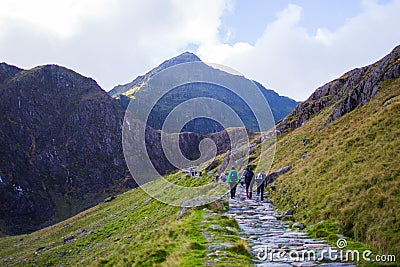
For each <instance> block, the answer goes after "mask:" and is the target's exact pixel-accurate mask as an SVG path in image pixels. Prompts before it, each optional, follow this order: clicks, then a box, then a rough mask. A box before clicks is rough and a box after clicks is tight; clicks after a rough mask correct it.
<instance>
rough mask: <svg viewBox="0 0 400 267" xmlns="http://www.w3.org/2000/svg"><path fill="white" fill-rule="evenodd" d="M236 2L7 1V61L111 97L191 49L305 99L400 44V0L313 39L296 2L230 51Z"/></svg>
mask: <svg viewBox="0 0 400 267" xmlns="http://www.w3.org/2000/svg"><path fill="white" fill-rule="evenodd" d="M234 4H235V2H234V1H233V0H202V1H195V0H193V1H189V0H165V1H142V0H65V1H53V0H37V1H31V0H19V1H15V0H2V1H1V2H0V27H1V29H2V30H1V31H0V51H1V56H2V58H1V59H0V61H6V62H8V63H10V64H14V65H17V66H19V67H23V68H30V67H34V66H36V65H39V64H46V63H55V64H60V65H63V66H66V67H69V68H72V69H74V70H76V71H78V72H80V73H82V74H84V75H86V76H90V77H93V78H94V79H95V80H97V81H98V82H99V84H100V85H101V86H102V87H103V88H105V89H107V90H108V89H111V88H112V87H113V86H115V85H117V84H120V83H126V82H129V81H131V80H132V79H134V78H135V77H136V76H137V75H141V74H143V73H145V72H147V71H148V70H150V69H151V68H153V67H155V66H156V65H158V64H159V63H161V62H162V61H163V60H165V59H168V58H170V57H173V56H176V55H177V54H178V53H181V52H183V50H184V49H186V48H187V47H196V48H197V52H196V53H197V54H198V55H199V56H200V57H201V58H202V59H203V60H205V61H209V62H215V63H220V64H225V65H227V66H230V67H232V68H235V69H237V70H238V71H240V72H242V73H244V74H245V75H246V76H248V77H250V78H253V79H255V80H258V81H260V82H262V83H263V84H264V85H265V86H267V87H269V88H273V89H275V90H276V91H278V92H279V93H281V94H283V95H287V96H290V97H294V98H295V99H297V100H303V99H305V98H307V96H308V95H310V94H311V93H312V92H313V91H314V90H315V89H316V87H317V86H319V85H322V84H324V83H326V82H328V81H330V80H332V79H334V78H336V77H338V76H339V75H340V74H342V73H344V72H346V71H347V70H349V69H351V68H354V67H360V66H363V65H366V64H369V63H371V62H373V61H375V60H377V59H379V58H380V57H382V56H384V55H385V54H386V53H388V52H389V51H390V49H392V48H393V47H394V46H395V45H397V44H398V43H399V41H400V40H399V39H400V38H399V37H400V36H399V34H398V29H397V25H399V24H400V17H399V16H398V14H399V13H400V0H393V1H392V2H390V3H387V4H378V3H377V2H376V1H373V0H363V1H362V2H361V4H362V8H363V9H362V12H361V13H359V14H358V15H357V16H355V17H353V18H350V19H348V20H347V21H345V22H344V23H343V25H342V26H341V27H339V28H338V29H336V30H335V31H330V30H328V29H324V28H320V29H318V30H317V31H316V32H315V33H309V30H308V29H305V28H304V27H301V26H300V25H301V24H300V22H301V20H302V19H303V16H304V13H303V8H302V7H301V6H298V5H293V4H289V5H288V6H287V7H286V8H285V9H283V10H282V11H281V12H279V13H278V14H276V17H275V19H273V20H272V21H270V22H269V23H268V24H267V25H265V30H264V32H263V34H262V35H261V36H260V37H259V38H258V39H257V41H256V42H255V44H254V45H252V44H250V43H249V42H238V43H234V44H228V43H226V42H227V38H228V39H229V36H228V35H229V33H233V34H234V32H235V29H231V28H230V26H229V25H223V24H222V22H221V18H222V17H223V15H224V14H226V12H231V13H234ZM260 12H262V11H260ZM248 19H251V18H248ZM224 29H228V31H227V32H226V33H225V32H224ZM249 30H252V29H249ZM222 35H223V36H222Z"/></svg>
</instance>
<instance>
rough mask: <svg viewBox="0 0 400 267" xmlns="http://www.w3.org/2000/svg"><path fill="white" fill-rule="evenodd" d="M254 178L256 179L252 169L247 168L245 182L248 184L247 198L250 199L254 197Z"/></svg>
mask: <svg viewBox="0 0 400 267" xmlns="http://www.w3.org/2000/svg"><path fill="white" fill-rule="evenodd" d="M253 177H254V172H253V171H252V170H251V168H250V167H247V168H246V171H245V173H244V182H245V183H246V197H247V198H248V199H251V197H252V195H253V182H252V180H253Z"/></svg>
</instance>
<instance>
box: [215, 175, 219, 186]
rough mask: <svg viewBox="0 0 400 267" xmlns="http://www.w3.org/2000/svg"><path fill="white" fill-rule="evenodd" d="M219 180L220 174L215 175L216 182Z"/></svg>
mask: <svg viewBox="0 0 400 267" xmlns="http://www.w3.org/2000/svg"><path fill="white" fill-rule="evenodd" d="M218 180H219V174H216V175H215V182H216V183H217V184H218Z"/></svg>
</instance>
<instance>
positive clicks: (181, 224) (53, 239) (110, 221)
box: [0, 174, 251, 266]
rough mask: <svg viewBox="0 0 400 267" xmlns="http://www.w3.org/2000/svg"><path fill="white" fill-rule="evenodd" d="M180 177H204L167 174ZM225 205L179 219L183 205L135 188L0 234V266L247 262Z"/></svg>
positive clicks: (217, 204)
mask: <svg viewBox="0 0 400 267" xmlns="http://www.w3.org/2000/svg"><path fill="white" fill-rule="evenodd" d="M178 176H182V177H181V178H182V179H181V181H180V183H181V184H184V185H186V186H194V185H195V184H196V183H198V181H199V180H201V179H194V178H184V176H183V175H182V174H174V175H172V176H171V177H168V178H170V179H171V180H176V179H177V177H178ZM210 179H211V178H209V179H203V181H210ZM146 186H151V185H146ZM226 208H227V202H226V201H217V202H215V203H213V204H210V205H207V206H203V207H199V208H197V209H192V210H189V211H188V212H187V214H185V215H184V216H183V218H182V219H180V220H177V217H178V216H179V214H180V211H181V209H180V208H178V207H174V206H169V205H166V204H163V203H161V202H159V201H157V200H155V199H152V198H150V197H149V196H148V195H147V194H146V193H145V192H144V191H143V190H142V189H140V188H138V189H134V190H131V191H129V192H127V193H124V194H122V195H120V196H118V197H116V198H115V199H113V200H111V201H110V202H105V203H102V204H100V205H98V206H95V207H93V208H91V209H89V210H87V211H85V212H82V213H80V214H78V215H77V216H75V217H72V218H70V219H68V220H66V221H64V222H61V223H58V224H56V225H53V226H51V227H48V228H45V229H43V230H40V231H37V232H34V233H32V234H28V235H20V236H12V237H5V238H1V239H0V259H1V260H0V265H2V266H32V265H33V266H35V264H36V265H37V266H87V265H89V266H154V265H157V266H198V265H200V264H214V266H226V265H236V266H237V265H240V266H245V265H248V264H250V263H251V259H250V255H249V252H248V250H247V247H246V244H245V243H244V242H243V241H242V240H241V239H240V238H239V237H238V235H237V232H238V225H237V223H236V221H235V220H233V219H230V218H229V217H227V216H225V215H223V214H222V211H224V210H225V209H226ZM213 246H214V247H213ZM218 246H223V247H218Z"/></svg>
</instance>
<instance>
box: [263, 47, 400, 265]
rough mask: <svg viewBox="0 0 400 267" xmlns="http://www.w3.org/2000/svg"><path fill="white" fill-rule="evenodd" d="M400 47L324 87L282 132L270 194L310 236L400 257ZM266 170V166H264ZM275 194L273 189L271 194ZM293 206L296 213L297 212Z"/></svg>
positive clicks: (293, 115) (287, 121) (291, 117)
mask: <svg viewBox="0 0 400 267" xmlns="http://www.w3.org/2000/svg"><path fill="white" fill-rule="evenodd" d="M399 126H400V46H397V47H396V48H394V49H393V51H392V52H391V53H389V54H388V55H387V56H385V57H384V58H382V59H381V60H379V61H377V62H376V63H374V64H371V65H369V66H366V67H362V68H357V69H354V70H351V71H349V72H347V73H345V74H344V75H343V76H342V77H340V78H338V79H335V80H333V81H331V82H328V83H327V84H325V85H323V86H322V87H320V88H318V89H317V90H316V91H315V92H314V93H313V94H312V95H311V96H310V97H309V99H308V100H306V101H305V102H304V103H302V104H300V105H299V106H298V107H297V108H296V109H295V110H294V111H293V112H292V113H291V114H290V115H288V116H287V117H286V118H285V119H284V120H283V121H282V122H281V123H279V124H278V125H277V128H278V129H279V130H280V131H281V132H282V134H281V135H278V142H277V147H278V150H277V152H276V154H275V158H274V163H273V166H272V169H274V170H275V169H279V168H282V167H284V166H292V169H291V170H290V171H289V172H288V173H286V174H284V175H282V176H280V177H279V178H278V179H277V181H276V182H275V186H274V188H271V190H270V193H271V194H270V196H271V197H272V199H273V201H274V203H275V204H276V205H277V206H278V207H279V208H280V209H281V210H283V211H284V210H292V211H293V210H294V218H295V219H296V220H298V221H301V222H303V223H304V224H306V225H313V226H312V227H311V228H310V231H312V232H313V233H314V235H315V236H316V237H322V238H324V239H328V240H330V241H332V243H335V242H336V241H337V235H338V234H340V235H344V236H346V239H348V241H349V244H350V243H351V241H359V242H363V243H366V244H368V245H369V246H371V247H372V248H373V249H374V250H375V251H377V252H379V253H381V254H391V255H396V256H397V257H396V258H398V257H399V256H400V244H399V240H400V233H399V221H400V216H399V213H398V210H400V201H399V200H400V199H399V196H400V191H399V189H400V169H399V162H400V158H399V155H400V153H399V152H400V150H399V148H400V139H399V134H400V128H399ZM259 167H260V168H262V167H263V163H261V164H260V166H259ZM272 189H273V190H272ZM294 207H295V208H294Z"/></svg>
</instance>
